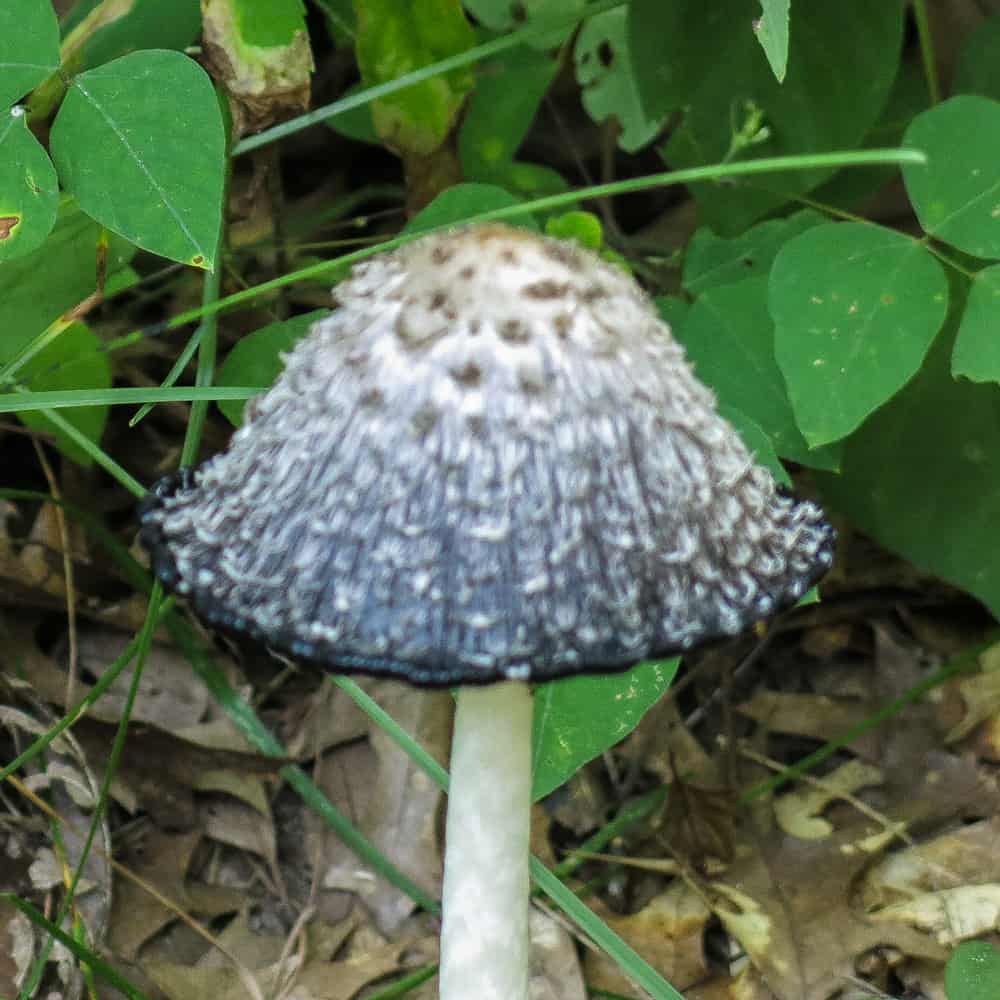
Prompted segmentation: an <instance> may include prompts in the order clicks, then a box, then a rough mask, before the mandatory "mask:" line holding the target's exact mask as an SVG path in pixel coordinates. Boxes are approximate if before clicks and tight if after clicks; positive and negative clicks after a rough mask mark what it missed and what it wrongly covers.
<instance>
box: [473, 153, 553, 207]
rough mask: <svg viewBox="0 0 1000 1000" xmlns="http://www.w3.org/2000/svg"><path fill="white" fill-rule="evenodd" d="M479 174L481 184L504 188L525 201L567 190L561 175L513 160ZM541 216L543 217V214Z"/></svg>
mask: <svg viewBox="0 0 1000 1000" xmlns="http://www.w3.org/2000/svg"><path fill="white" fill-rule="evenodd" d="M479 173H480V177H479V180H480V181H481V182H482V183H484V184H492V185H494V186H496V187H501V188H504V189H505V190H506V191H509V192H510V193H511V194H513V195H516V196H517V197H518V199H524V200H525V201H529V200H531V199H533V198H545V197H547V196H548V195H550V194H562V193H563V192H565V191H568V190H569V185H568V184H567V183H566V178H565V177H563V176H562V174H560V173H559V172H558V171H556V170H553V169H552V168H551V167H546V166H544V165H543V164H541V163H524V162H521V161H518V160H514V161H513V162H508V163H501V164H500V165H499V166H497V167H496V169H494V170H489V171H486V170H482V171H480V172H479ZM562 207H566V206H562ZM541 214H542V215H543V216H544V214H545V213H544V212H543V213H541Z"/></svg>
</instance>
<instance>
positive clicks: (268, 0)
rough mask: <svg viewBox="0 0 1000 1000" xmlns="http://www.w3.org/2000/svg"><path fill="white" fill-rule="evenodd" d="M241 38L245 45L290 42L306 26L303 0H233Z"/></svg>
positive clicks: (271, 45) (274, 44)
mask: <svg viewBox="0 0 1000 1000" xmlns="http://www.w3.org/2000/svg"><path fill="white" fill-rule="evenodd" d="M233 8H234V10H235V13H236V23H237V25H238V27H239V33H240V38H241V39H242V40H243V41H244V42H245V43H246V44H247V45H256V46H259V47H261V48H274V47H278V46H283V45H288V44H290V43H291V42H292V41H293V40H294V38H295V36H296V35H297V34H298V33H299V32H300V31H304V30H305V19H306V8H305V4H303V2H302V0H235V2H234V3H233Z"/></svg>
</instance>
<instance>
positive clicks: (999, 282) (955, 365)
mask: <svg viewBox="0 0 1000 1000" xmlns="http://www.w3.org/2000/svg"><path fill="white" fill-rule="evenodd" d="M951 371H952V374H953V375H956V376H959V375H964V376H965V377H966V378H969V379H972V381H973V382H1000V264H994V265H993V266H992V267H987V268H984V269H983V270H982V271H979V272H978V273H977V274H975V275H974V276H973V278H972V285H971V288H970V290H969V298H968V300H967V302H966V304H965V312H964V313H963V314H962V322H961V325H960V326H959V328H958V337H957V339H956V340H955V351H954V353H953V354H952V357H951Z"/></svg>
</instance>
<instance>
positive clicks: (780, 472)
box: [719, 406, 792, 487]
mask: <svg viewBox="0 0 1000 1000" xmlns="http://www.w3.org/2000/svg"><path fill="white" fill-rule="evenodd" d="M719 413H720V414H721V415H722V416H723V417H725V418H726V420H728V421H729V422H730V423H731V424H732V425H733V427H734V428H735V429H736V433H737V434H739V436H740V437H741V438H742V439H743V443H744V444H745V445H746V446H747V448H748V449H749V450H750V452H751V454H752V455H753V457H754V460H755V461H756V462H757V463H758V464H759V465H763V466H764V467H765V468H766V469H768V470H770V472H771V475H772V476H774V478H775V479H776V480H777V481H778V482H779V483H781V485H782V486H789V487H790V486H791V485H792V479H791V476H789V475H788V471H787V470H786V469H785V467H784V466H783V465H782V464H781V459H780V458H778V453H777V452H776V451H775V450H774V443H773V442H772V441H771V439H770V438H769V437H768V436H767V433H766V432H765V431H764V428H763V427H761V426H760V424H758V423H757V421H756V420H753V419H751V418H750V417H748V416H747V415H746V414H745V413H744V412H743V411H742V410H737V409H736V407H734V406H720V407H719Z"/></svg>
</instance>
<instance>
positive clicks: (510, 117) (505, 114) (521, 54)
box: [458, 46, 559, 181]
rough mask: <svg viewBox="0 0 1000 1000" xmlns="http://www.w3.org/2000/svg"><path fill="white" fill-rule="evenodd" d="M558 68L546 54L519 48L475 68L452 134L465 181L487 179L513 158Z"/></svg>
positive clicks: (554, 61)
mask: <svg viewBox="0 0 1000 1000" xmlns="http://www.w3.org/2000/svg"><path fill="white" fill-rule="evenodd" d="M558 68H559V65H558V63H557V62H556V60H555V59H553V58H552V57H551V56H549V55H548V54H546V53H544V52H536V51H534V50H533V49H529V48H526V47H523V46H522V47H520V48H516V49H511V50H510V51H508V52H505V53H503V54H502V55H501V56H499V57H498V58H496V59H491V60H489V61H488V62H486V63H483V64H481V65H480V67H479V70H478V73H477V76H476V89H475V90H474V91H473V93H472V96H471V97H470V98H469V106H468V108H467V110H466V113H465V118H464V119H463V121H462V127H461V128H460V129H459V133H458V155H459V159H460V160H461V163H462V171H463V173H464V175H465V177H466V178H467V179H468V180H473V181H475V180H487V179H490V178H491V176H492V172H493V171H494V170H496V169H497V168H498V167H499V166H500V165H502V164H505V163H509V162H510V161H511V160H512V159H513V158H514V154H515V153H516V152H517V150H518V147H519V146H520V145H521V143H522V142H523V141H524V137H525V135H527V133H528V129H529V128H530V127H531V123H532V122H533V121H534V118H535V115H536V113H537V112H538V106H539V105H540V104H541V103H542V98H543V97H544V96H545V92H546V91H547V90H548V89H549V85H550V84H551V83H552V78H553V77H554V76H555V73H556V70H557V69H558Z"/></svg>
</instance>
